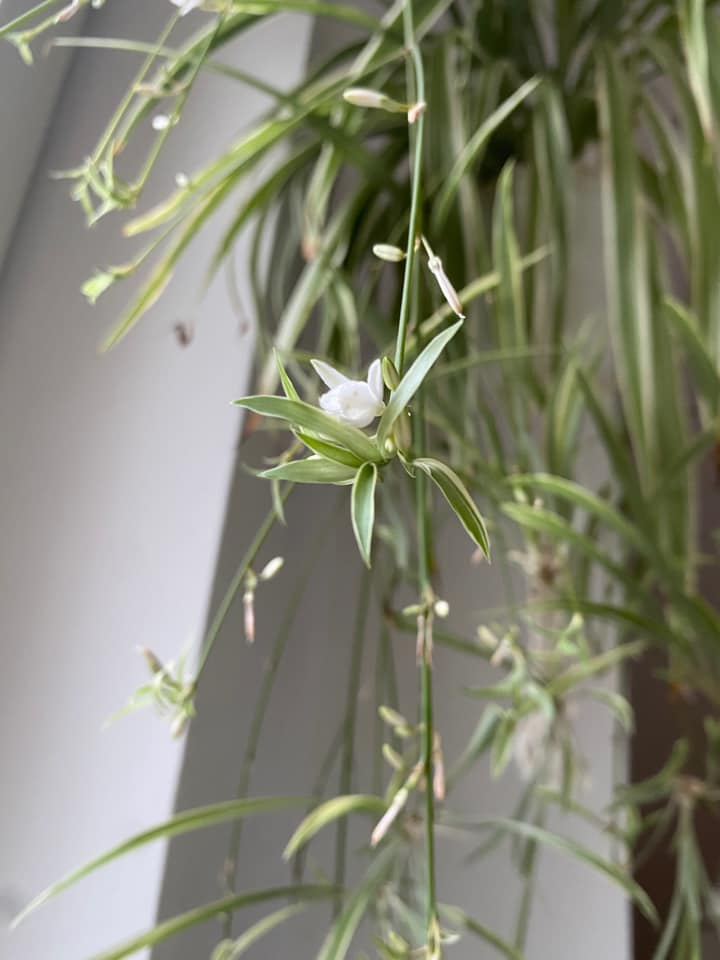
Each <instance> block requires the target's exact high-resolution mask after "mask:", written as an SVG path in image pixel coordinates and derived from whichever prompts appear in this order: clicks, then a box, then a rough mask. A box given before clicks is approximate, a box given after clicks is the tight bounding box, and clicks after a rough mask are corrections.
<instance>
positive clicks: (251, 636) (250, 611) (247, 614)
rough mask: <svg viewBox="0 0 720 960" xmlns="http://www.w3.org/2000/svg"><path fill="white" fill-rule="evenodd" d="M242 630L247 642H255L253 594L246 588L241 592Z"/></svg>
mask: <svg viewBox="0 0 720 960" xmlns="http://www.w3.org/2000/svg"><path fill="white" fill-rule="evenodd" d="M243 630H244V631H245V640H246V641H247V643H254V642H255V594H254V593H253V591H252V590H246V591H245V593H244V594H243Z"/></svg>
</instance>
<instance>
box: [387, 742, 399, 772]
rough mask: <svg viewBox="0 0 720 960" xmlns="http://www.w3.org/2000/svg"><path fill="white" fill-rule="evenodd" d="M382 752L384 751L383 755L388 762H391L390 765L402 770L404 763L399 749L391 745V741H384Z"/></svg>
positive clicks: (394, 768)
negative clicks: (394, 748)
mask: <svg viewBox="0 0 720 960" xmlns="http://www.w3.org/2000/svg"><path fill="white" fill-rule="evenodd" d="M382 752H383V756H384V757H385V759H386V760H387V762H388V763H389V764H390V766H391V767H392V768H393V770H402V768H403V766H404V764H403V760H402V757H401V756H400V754H399V753H398V752H397V750H393V748H392V747H391V746H390V744H389V743H384V744H383V747H382Z"/></svg>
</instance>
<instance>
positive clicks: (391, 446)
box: [383, 437, 397, 457]
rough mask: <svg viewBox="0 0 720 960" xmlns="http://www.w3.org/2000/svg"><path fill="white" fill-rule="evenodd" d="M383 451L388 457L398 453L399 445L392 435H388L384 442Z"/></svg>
mask: <svg viewBox="0 0 720 960" xmlns="http://www.w3.org/2000/svg"><path fill="white" fill-rule="evenodd" d="M383 453H384V454H385V456H387V457H394V456H395V454H396V453H397V446H396V445H395V441H394V440H393V438H392V437H388V438H387V439H386V440H385V443H384V444H383Z"/></svg>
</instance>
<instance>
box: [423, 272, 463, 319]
mask: <svg viewBox="0 0 720 960" xmlns="http://www.w3.org/2000/svg"><path fill="white" fill-rule="evenodd" d="M428 268H429V270H430V273H432V274H433V276H434V277H435V279H436V280H437V282H438V286H439V287H440V292H441V293H442V295H443V296H444V297H445V299H446V300H447V302H448V304H449V305H450V308H451V309H452V311H453V313H454V314H456V316H458V317H460V319H461V320H464V319H465V314H464V313H463V307H462V304H461V303H460V297H459V296H458V294H457V290H456V289H455V287H454V286H453V285H452V283H451V282H450V279H449V278H448V275H447V274H446V273H445V268H444V267H443V265H442V260H441V259H440V257H430V258H429V260H428Z"/></svg>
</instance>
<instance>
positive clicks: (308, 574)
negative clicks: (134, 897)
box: [223, 502, 339, 937]
mask: <svg viewBox="0 0 720 960" xmlns="http://www.w3.org/2000/svg"><path fill="white" fill-rule="evenodd" d="M338 505H339V502H338ZM336 509H337V508H336ZM332 529H333V524H332V523H331V522H330V523H328V524H327V525H326V526H324V527H322V528H321V529H320V532H319V535H318V537H317V538H316V541H315V545H314V547H313V549H312V551H311V553H310V556H309V557H308V559H307V564H306V566H305V569H304V570H303V573H302V575H301V577H300V578H299V579H298V581H297V584H296V586H295V590H294V592H293V595H292V596H291V598H290V601H289V603H288V605H287V607H286V609H285V615H284V617H283V621H282V623H281V624H280V627H279V629H278V632H277V634H276V637H275V640H274V642H273V645H272V648H271V650H270V654H269V656H268V659H267V661H266V662H265V666H264V668H263V677H262V682H261V684H260V690H259V692H258V698H257V702H256V704H255V711H254V713H253V717H252V720H251V722H250V729H249V731H248V738H247V743H246V744H245V752H244V754H243V759H242V763H241V767H240V774H239V777H238V785H237V789H236V791H235V798H236V799H237V800H241V799H243V798H244V797H247V795H248V792H249V790H250V780H251V777H252V771H253V766H254V765H255V758H256V757H257V752H258V748H259V746H260V737H261V735H262V731H263V727H264V724H265V717H266V714H267V709H268V706H269V704H270V697H271V694H272V691H273V687H274V686H275V680H276V678H277V673H278V668H279V666H280V662H281V660H282V657H283V654H284V653H285V649H286V647H287V643H288V640H289V638H290V631H291V629H292V626H293V623H294V622H295V618H296V614H297V610H298V607H299V606H300V602H301V601H302V598H303V596H304V594H305V590H306V589H307V586H308V584H309V582H310V580H311V579H312V577H313V575H314V574H315V571H316V567H317V561H318V559H319V557H320V554H321V552H322V549H323V547H324V546H325V543H326V541H327V538H328V536H329V534H330V531H331V530H332ZM242 835H243V822H242V819H239V820H236V821H235V823H234V825H233V829H232V832H231V834H230V842H229V844H228V852H227V857H226V861H225V878H226V882H227V890H228V892H232V891H234V890H235V887H236V883H237V872H238V864H239V860H240V847H241V844H242ZM231 924H232V916H231V915H229V914H228V915H227V916H226V918H225V921H224V925H223V935H224V936H225V937H228V936H230V934H231V932H232V930H231Z"/></svg>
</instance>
